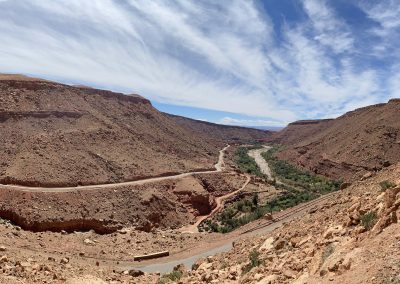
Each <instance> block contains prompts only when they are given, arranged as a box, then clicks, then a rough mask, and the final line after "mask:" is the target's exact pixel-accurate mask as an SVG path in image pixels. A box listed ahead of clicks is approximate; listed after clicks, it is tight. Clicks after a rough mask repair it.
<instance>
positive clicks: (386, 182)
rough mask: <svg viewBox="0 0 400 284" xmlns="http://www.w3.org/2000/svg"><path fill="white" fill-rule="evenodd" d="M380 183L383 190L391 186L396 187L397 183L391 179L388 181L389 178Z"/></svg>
mask: <svg viewBox="0 0 400 284" xmlns="http://www.w3.org/2000/svg"><path fill="white" fill-rule="evenodd" d="M379 185H380V186H381V190H382V191H386V190H387V189H389V188H393V187H396V184H395V183H393V182H391V181H388V180H384V181H382V182H381V183H379Z"/></svg>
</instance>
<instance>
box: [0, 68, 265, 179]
mask: <svg viewBox="0 0 400 284" xmlns="http://www.w3.org/2000/svg"><path fill="white" fill-rule="evenodd" d="M196 123H200V124H201V127H200V128H201V129H202V131H196V128H197V127H196ZM224 129H225V126H216V125H211V126H210V127H209V128H207V127H204V126H203V123H202V122H197V121H194V120H190V123H184V125H180V124H178V123H177V119H176V118H175V117H172V116H170V115H167V114H164V113H161V112H159V111H157V110H156V109H155V108H154V107H153V106H152V105H151V103H150V102H149V101H148V100H147V99H145V98H143V97H140V96H138V95H124V94H120V93H114V92H111V91H104V90H97V89H92V88H87V87H76V86H68V85H63V84H59V83H54V82H49V81H44V80H39V79H34V78H27V77H21V76H16V75H1V76H0V148H1V149H2V151H1V152H0V161H1V163H0V183H3V184H10V183H14V184H21V185H29V186H32V185H36V186H39V185H41V186H51V187H54V186H68V185H69V186H76V185H87V184H102V183H113V182H121V181H128V180H137V179H143V178H146V177H150V176H160V175H167V174H171V173H181V172H188V171H193V170H199V169H212V168H213V164H214V163H215V162H216V160H217V159H218V151H219V150H220V148H222V146H223V145H224V144H226V141H231V140H233V139H234V140H237V139H239V140H240V139H242V138H243V139H244V140H247V139H249V137H251V139H253V138H254V139H255V138H257V139H262V138H265V137H266V136H267V135H268V133H266V132H263V131H259V130H255V129H246V128H240V129H237V128H234V131H231V130H229V129H232V128H231V127H226V129H227V130H226V131H225V132H224V134H223V135H221V134H220V133H221V131H224ZM206 134H207V135H206ZM214 135H215V136H216V139H215V138H213V136H214ZM230 135H233V136H232V137H231V136H230ZM241 135H243V136H241ZM210 137H211V138H210Z"/></svg>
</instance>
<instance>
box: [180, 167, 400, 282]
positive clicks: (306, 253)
mask: <svg viewBox="0 0 400 284" xmlns="http://www.w3.org/2000/svg"><path fill="white" fill-rule="evenodd" d="M399 174H400V166H399V165H397V166H391V167H390V168H388V169H385V170H384V171H382V172H381V173H379V174H378V175H377V176H375V177H372V178H370V179H367V180H365V181H361V182H357V183H355V184H353V185H352V186H351V187H349V188H347V189H345V190H343V191H341V192H338V193H336V195H335V196H332V198H330V200H328V201H324V202H323V203H321V204H319V205H317V207H316V208H314V209H311V210H310V211H309V213H308V214H306V215H305V216H301V217H299V218H297V219H295V220H292V221H290V222H288V223H286V224H285V225H284V226H282V227H281V228H279V229H276V230H274V231H273V232H271V233H269V234H265V235H262V236H258V237H253V238H247V239H243V240H239V241H237V242H235V243H234V246H233V249H232V250H230V251H229V252H227V253H223V254H219V255H216V256H213V257H208V258H207V259H203V260H201V261H199V262H198V263H197V264H195V265H194V270H193V271H190V272H184V276H183V278H181V279H180V280H179V281H180V282H179V283H258V284H261V283H262V284H275V283H276V284H277V283H279V284H282V283H292V284H304V283H310V284H312V283H352V284H357V283H359V284H365V283H371V284H372V283H399V281H400V263H399V259H400V234H399V230H400V225H399V223H397V220H398V217H399V216H400V187H399V186H398V185H399V183H400V180H399V178H398V177H399ZM396 185H397V186H396Z"/></svg>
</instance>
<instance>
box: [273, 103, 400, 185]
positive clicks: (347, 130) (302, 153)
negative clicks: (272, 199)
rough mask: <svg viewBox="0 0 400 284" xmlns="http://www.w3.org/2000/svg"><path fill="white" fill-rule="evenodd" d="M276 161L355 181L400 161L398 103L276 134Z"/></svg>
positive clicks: (292, 126) (301, 124) (305, 123)
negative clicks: (283, 147)
mask: <svg viewBox="0 0 400 284" xmlns="http://www.w3.org/2000/svg"><path fill="white" fill-rule="evenodd" d="M271 141H272V142H275V143H280V144H284V145H286V149H285V150H283V151H282V152H281V153H279V154H278V157H280V158H283V159H286V160H289V161H291V162H293V163H295V164H297V165H299V166H302V167H304V168H306V169H309V170H311V171H312V172H314V173H317V174H323V175H327V176H329V177H332V178H335V179H339V178H344V179H345V180H355V179H358V178H360V177H362V176H363V175H365V174H366V173H368V172H375V171H378V170H381V169H382V168H384V167H387V166H389V165H391V164H394V163H397V162H399V161H400V99H392V100H390V101H389V102H388V103H386V104H378V105H373V106H369V107H364V108H360V109H357V110H355V111H351V112H349V113H346V114H345V115H343V116H341V117H339V118H337V119H334V120H323V121H300V122H296V123H292V124H289V125H288V127H286V128H285V129H283V130H282V131H280V132H278V133H276V134H274V135H273V137H272V138H271Z"/></svg>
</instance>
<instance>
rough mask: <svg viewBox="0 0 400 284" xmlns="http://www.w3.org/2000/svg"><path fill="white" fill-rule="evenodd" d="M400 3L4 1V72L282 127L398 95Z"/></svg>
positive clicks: (204, 115) (0, 2)
mask: <svg viewBox="0 0 400 284" xmlns="http://www.w3.org/2000/svg"><path fill="white" fill-rule="evenodd" d="M399 46H400V4H399V2H398V0H325V1H324V0H265V1H261V0H260V1H250V0H232V1H231V0H230V1H217V0H214V1H209V0H199V1H189V0H152V1H142V0H137V1H135V0H91V1H87V0H68V1H65V0H52V1H50V0H0V72H2V73H20V74H27V75H31V76H36V77H41V78H45V79H51V80H57V81H60V82H64V83H68V84H83V85H88V86H93V87H98V88H105V89H111V90H115V91H120V92H125V93H136V94H140V95H142V96H144V97H146V98H148V99H150V100H151V101H152V103H153V105H154V106H155V107H156V108H158V109H160V110H162V111H165V112H169V113H173V114H178V115H185V116H188V117H191V118H195V119H200V120H206V121H210V122H217V123H223V124H232V125H247V126H283V125H285V124H287V123H289V122H292V121H295V120H299V119H321V118H331V117H337V116H340V115H341V114H343V113H345V112H347V111H350V110H353V109H355V108H359V107H363V106H366V105H370V104H375V103H381V102H386V101H388V100H389V99H390V98H393V97H399V96H400V94H399V89H400V60H399V59H400V49H399V48H398V47H399Z"/></svg>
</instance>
